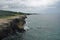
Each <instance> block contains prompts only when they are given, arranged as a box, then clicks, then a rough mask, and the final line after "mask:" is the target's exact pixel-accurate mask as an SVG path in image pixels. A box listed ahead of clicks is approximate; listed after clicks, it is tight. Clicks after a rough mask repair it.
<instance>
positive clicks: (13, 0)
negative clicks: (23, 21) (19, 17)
mask: <svg viewBox="0 0 60 40" xmlns="http://www.w3.org/2000/svg"><path fill="white" fill-rule="evenodd" d="M0 10H11V11H21V12H30V13H31V12H33V13H60V0H0Z"/></svg>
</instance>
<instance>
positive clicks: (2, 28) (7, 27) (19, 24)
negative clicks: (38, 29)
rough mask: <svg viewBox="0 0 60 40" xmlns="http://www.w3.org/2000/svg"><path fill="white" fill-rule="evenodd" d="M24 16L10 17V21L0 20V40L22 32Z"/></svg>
mask: <svg viewBox="0 0 60 40" xmlns="http://www.w3.org/2000/svg"><path fill="white" fill-rule="evenodd" d="M26 18H27V16H26V15H20V16H17V17H12V18H11V19H9V20H8V19H6V20H4V21H3V19H0V40H1V39H3V38H5V37H8V36H9V35H11V34H16V31H18V32H24V31H25V30H24V25H25V23H26V21H25V19H26Z"/></svg>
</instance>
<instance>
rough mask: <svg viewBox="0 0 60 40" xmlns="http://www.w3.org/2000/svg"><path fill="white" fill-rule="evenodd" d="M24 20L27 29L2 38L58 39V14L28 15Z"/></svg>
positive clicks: (59, 28)
mask: <svg viewBox="0 0 60 40" xmlns="http://www.w3.org/2000/svg"><path fill="white" fill-rule="evenodd" d="M26 21H27V26H28V28H29V30H28V31H26V32H25V33H17V34H16V35H14V36H10V37H8V38H5V39H4V40H60V15H58V14H49V15H48V14H41V15H30V16H28V18H27V20H26Z"/></svg>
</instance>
